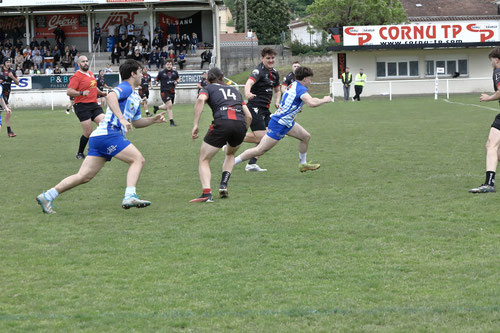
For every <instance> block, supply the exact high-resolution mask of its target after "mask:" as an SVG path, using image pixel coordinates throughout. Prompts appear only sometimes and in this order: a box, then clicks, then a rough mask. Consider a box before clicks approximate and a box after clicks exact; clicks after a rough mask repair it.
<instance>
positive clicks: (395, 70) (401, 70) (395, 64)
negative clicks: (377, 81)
mask: <svg viewBox="0 0 500 333" xmlns="http://www.w3.org/2000/svg"><path fill="white" fill-rule="evenodd" d="M387 60H388V59H387ZM418 75H419V74H418V61H416V60H411V61H407V60H401V61H400V60H388V61H377V78H401V77H409V76H418Z"/></svg>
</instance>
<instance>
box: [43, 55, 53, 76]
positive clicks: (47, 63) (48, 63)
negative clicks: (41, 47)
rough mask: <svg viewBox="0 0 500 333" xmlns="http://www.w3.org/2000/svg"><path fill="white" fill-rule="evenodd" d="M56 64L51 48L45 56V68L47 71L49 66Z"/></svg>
mask: <svg viewBox="0 0 500 333" xmlns="http://www.w3.org/2000/svg"><path fill="white" fill-rule="evenodd" d="M53 66H54V57H53V56H52V53H51V52H50V50H48V51H47V53H45V57H43V70H44V71H46V69H47V67H50V68H52V67H53Z"/></svg>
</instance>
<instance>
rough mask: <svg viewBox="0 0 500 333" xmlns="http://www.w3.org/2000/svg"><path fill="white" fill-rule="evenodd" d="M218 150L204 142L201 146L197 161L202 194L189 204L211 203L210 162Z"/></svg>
mask: <svg viewBox="0 0 500 333" xmlns="http://www.w3.org/2000/svg"><path fill="white" fill-rule="evenodd" d="M219 149H220V148H218V147H214V146H212V145H209V144H208V143H206V142H203V143H202V144H201V148H200V157H199V159H198V174H199V176H200V182H201V187H202V191H203V192H202V194H201V196H200V197H199V198H196V199H193V200H191V201H189V202H213V201H214V200H213V197H212V190H211V187H210V180H211V178H212V172H211V170H210V161H211V160H212V158H213V157H214V156H215V154H217V152H218V151H219Z"/></svg>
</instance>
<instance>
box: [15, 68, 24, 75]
mask: <svg viewBox="0 0 500 333" xmlns="http://www.w3.org/2000/svg"><path fill="white" fill-rule="evenodd" d="M22 75H23V68H22V66H21V65H16V76H17V77H20V76H22Z"/></svg>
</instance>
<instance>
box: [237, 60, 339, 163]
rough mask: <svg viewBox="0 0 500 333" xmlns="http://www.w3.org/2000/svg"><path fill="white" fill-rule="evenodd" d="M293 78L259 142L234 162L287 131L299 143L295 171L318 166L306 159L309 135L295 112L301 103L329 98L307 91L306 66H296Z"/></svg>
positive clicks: (308, 73)
mask: <svg viewBox="0 0 500 333" xmlns="http://www.w3.org/2000/svg"><path fill="white" fill-rule="evenodd" d="M295 77H296V81H295V82H294V83H292V84H291V85H290V87H288V89H287V90H286V91H285V93H284V95H283V97H282V98H281V102H280V106H279V108H278V110H276V112H275V113H273V114H272V115H271V120H270V121H269V124H268V126H267V132H266V135H265V136H264V137H263V138H262V140H261V141H260V143H259V145H258V146H257V147H255V148H251V149H247V150H245V151H244V152H243V153H242V154H241V155H239V156H238V157H236V159H235V164H239V163H241V162H243V161H246V160H248V159H250V158H252V157H255V156H260V155H262V154H264V153H265V152H266V151H268V150H270V149H271V148H272V147H274V146H275V145H276V144H277V143H278V142H279V141H280V140H281V139H283V138H284V137H285V135H289V136H291V137H294V138H296V139H299V140H300V143H299V159H300V164H299V171H300V172H305V171H308V170H316V169H319V167H320V165H319V164H311V163H308V162H307V160H306V155H307V146H308V144H309V140H310V139H311V134H309V132H307V131H306V130H305V129H304V128H303V127H302V126H300V125H299V124H298V123H296V122H295V117H296V116H297V113H299V112H300V111H301V110H302V106H303V105H304V103H305V104H307V105H308V106H310V107H316V106H320V105H321V104H324V103H328V102H331V100H332V99H331V98H330V96H325V97H323V98H321V99H319V98H314V97H311V95H309V92H308V91H307V88H308V87H309V85H310V84H311V81H312V77H313V72H312V70H311V69H310V68H308V67H299V68H297V70H296V71H295Z"/></svg>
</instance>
